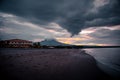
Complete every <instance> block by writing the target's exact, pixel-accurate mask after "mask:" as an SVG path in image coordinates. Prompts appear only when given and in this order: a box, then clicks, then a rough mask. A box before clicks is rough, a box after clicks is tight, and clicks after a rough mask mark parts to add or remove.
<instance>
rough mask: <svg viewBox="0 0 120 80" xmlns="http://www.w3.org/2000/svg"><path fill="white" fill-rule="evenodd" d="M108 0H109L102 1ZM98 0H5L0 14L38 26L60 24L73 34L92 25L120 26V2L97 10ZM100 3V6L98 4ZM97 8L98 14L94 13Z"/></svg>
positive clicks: (114, 1) (109, 3) (113, 1)
mask: <svg viewBox="0 0 120 80" xmlns="http://www.w3.org/2000/svg"><path fill="white" fill-rule="evenodd" d="M100 1H103V3H104V1H105V0H100ZM94 2H95V0H1V2H0V11H1V12H6V13H11V14H14V15H17V16H21V17H23V18H26V19H28V20H29V21H31V22H33V23H37V24H44V25H47V24H48V23H50V22H56V23H58V24H59V25H60V26H61V27H63V28H65V29H67V30H68V31H69V32H71V33H72V34H77V33H78V32H79V31H81V29H83V28H86V27H92V26H105V25H109V26H111V25H118V24H120V9H119V8H120V1H119V0H108V4H105V5H103V4H101V5H102V6H100V5H98V6H97V7H96V6H95V4H94ZM96 4H98V3H96ZM93 9H96V10H97V11H96V12H94V11H92V12H91V10H93Z"/></svg>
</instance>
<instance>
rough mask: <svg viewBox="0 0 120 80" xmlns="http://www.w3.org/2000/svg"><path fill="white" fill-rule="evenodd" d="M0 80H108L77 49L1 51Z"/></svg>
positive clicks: (106, 76) (89, 58)
mask: <svg viewBox="0 0 120 80" xmlns="http://www.w3.org/2000/svg"><path fill="white" fill-rule="evenodd" d="M0 73H1V76H2V77H1V78H3V79H0V80H6V79H8V80H104V79H107V80H110V79H112V78H111V77H110V76H109V75H107V74H105V73H104V72H102V71H101V70H100V69H99V68H98V67H97V65H96V61H95V59H94V58H93V57H92V56H90V55H88V54H86V52H85V51H83V50H80V49H1V50H0Z"/></svg>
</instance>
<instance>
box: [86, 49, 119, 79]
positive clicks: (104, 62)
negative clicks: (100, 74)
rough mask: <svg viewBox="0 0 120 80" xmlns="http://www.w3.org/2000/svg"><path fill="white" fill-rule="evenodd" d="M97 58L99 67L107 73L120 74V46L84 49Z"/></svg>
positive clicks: (116, 75)
mask: <svg viewBox="0 0 120 80" xmlns="http://www.w3.org/2000/svg"><path fill="white" fill-rule="evenodd" d="M84 50H85V51H86V52H87V53H88V54H90V55H91V56H93V57H94V58H95V59H96V62H97V65H98V67H99V68H100V69H101V70H103V71H104V72H105V73H107V74H109V75H111V76H113V77H119V76H120V48H91V49H84Z"/></svg>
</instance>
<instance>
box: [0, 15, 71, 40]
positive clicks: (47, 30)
mask: <svg viewBox="0 0 120 80" xmlns="http://www.w3.org/2000/svg"><path fill="white" fill-rule="evenodd" d="M0 17H2V20H1V18H0V22H2V23H4V25H1V26H0V37H1V38H2V39H12V38H21V39H27V40H32V41H41V40H44V39H51V38H57V37H59V38H62V37H66V38H67V37H70V36H71V34H70V33H68V32H67V30H65V29H63V28H62V27H60V26H59V25H58V24H56V23H49V24H48V25H46V26H43V25H36V24H33V23H30V22H28V21H25V19H23V18H20V17H17V16H14V15H11V14H5V13H0Z"/></svg>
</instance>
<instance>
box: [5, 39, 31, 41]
mask: <svg viewBox="0 0 120 80" xmlns="http://www.w3.org/2000/svg"><path fill="white" fill-rule="evenodd" d="M3 41H10V42H32V41H28V40H22V39H10V40H3Z"/></svg>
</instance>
